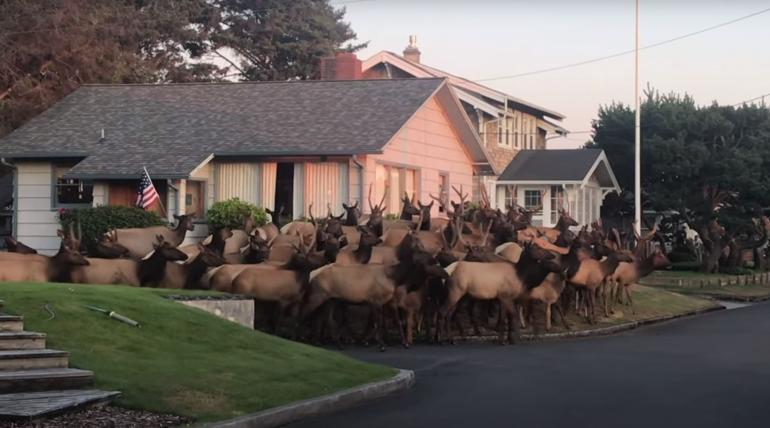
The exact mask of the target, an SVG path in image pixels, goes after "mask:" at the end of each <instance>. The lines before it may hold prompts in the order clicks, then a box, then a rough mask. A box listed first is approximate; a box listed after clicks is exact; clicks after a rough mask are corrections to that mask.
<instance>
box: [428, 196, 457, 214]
mask: <svg viewBox="0 0 770 428" xmlns="http://www.w3.org/2000/svg"><path fill="white" fill-rule="evenodd" d="M428 196H430V198H431V199H433V200H434V201H436V202H438V205H439V206H440V207H441V209H442V210H444V212H445V213H446V214H447V216H451V215H453V212H452V210H450V209H449V208H448V207H447V206H446V203H445V201H443V200H441V199H440V198H437V197H435V196H433V194H432V193H428Z"/></svg>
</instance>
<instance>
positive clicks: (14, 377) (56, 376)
mask: <svg viewBox="0 0 770 428" xmlns="http://www.w3.org/2000/svg"><path fill="white" fill-rule="evenodd" d="M93 381H94V373H93V372H91V371H89V370H80V369H67V368H54V369H34V370H18V371H0V394H7V393H11V392H32V391H46V390H64V389H76V388H85V387H87V386H91V384H92V383H93Z"/></svg>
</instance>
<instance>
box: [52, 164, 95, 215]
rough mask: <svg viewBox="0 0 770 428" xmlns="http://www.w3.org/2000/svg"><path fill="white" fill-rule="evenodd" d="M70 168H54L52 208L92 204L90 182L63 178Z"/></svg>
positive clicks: (65, 166)
mask: <svg viewBox="0 0 770 428" xmlns="http://www.w3.org/2000/svg"><path fill="white" fill-rule="evenodd" d="M70 168H72V165H56V166H54V177H55V181H54V189H53V190H54V191H53V193H54V194H53V204H54V207H68V206H75V205H88V206H90V205H91V204H93V201H94V185H93V183H92V182H91V181H87V180H79V179H76V178H64V174H65V173H66V172H67V171H69V170H70Z"/></svg>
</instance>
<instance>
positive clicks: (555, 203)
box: [551, 186, 565, 224]
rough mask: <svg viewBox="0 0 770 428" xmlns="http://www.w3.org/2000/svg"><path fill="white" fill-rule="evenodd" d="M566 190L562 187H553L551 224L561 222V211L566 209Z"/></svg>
mask: <svg viewBox="0 0 770 428" xmlns="http://www.w3.org/2000/svg"><path fill="white" fill-rule="evenodd" d="M564 205H565V201H564V189H563V188H562V187H561V186H551V223H552V224H556V223H557V222H558V221H559V210H560V209H562V208H564Z"/></svg>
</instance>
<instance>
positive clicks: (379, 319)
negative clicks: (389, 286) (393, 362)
mask: <svg viewBox="0 0 770 428" xmlns="http://www.w3.org/2000/svg"><path fill="white" fill-rule="evenodd" d="M383 309H384V308H383V307H382V306H377V305H373V306H372V313H373V314H374V324H375V325H374V338H375V340H376V341H377V345H379V347H380V351H381V352H385V340H384V339H383V330H384V327H385V311H384V310H383Z"/></svg>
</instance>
